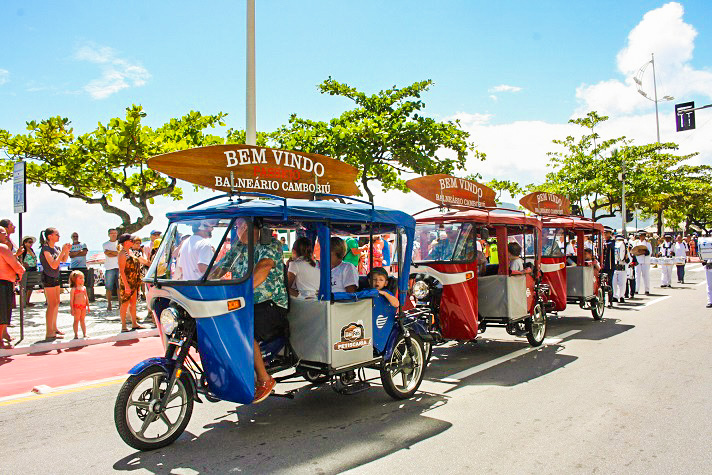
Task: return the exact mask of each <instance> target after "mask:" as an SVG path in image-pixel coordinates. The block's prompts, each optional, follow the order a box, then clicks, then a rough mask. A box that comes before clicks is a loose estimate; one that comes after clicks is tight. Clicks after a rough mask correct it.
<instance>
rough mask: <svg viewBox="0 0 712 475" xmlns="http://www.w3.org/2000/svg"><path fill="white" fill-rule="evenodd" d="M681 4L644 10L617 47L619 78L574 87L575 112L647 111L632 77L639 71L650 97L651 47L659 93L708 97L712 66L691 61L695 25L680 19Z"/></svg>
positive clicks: (648, 104) (650, 105) (650, 104)
mask: <svg viewBox="0 0 712 475" xmlns="http://www.w3.org/2000/svg"><path fill="white" fill-rule="evenodd" d="M683 15H684V8H683V7H682V5H681V4H679V3H677V2H671V3H667V4H665V5H663V6H662V7H660V8H656V9H654V10H651V11H649V12H648V13H646V14H645V15H644V16H643V18H642V20H641V21H640V23H638V24H637V25H636V26H635V27H634V28H633V29H632V30H631V31H630V33H629V34H628V38H627V42H626V45H625V46H624V47H623V48H622V49H621V50H620V51H619V52H618V55H617V57H616V64H617V68H618V71H619V72H620V74H621V75H622V76H623V79H620V78H617V79H609V80H606V81H601V82H599V83H596V84H592V85H589V84H582V85H581V86H579V87H578V88H577V90H576V98H577V99H578V102H579V107H578V108H577V110H576V111H575V112H574V115H576V116H578V115H582V114H585V113H586V112H588V111H591V110H596V111H598V112H599V113H602V114H605V115H609V116H613V115H624V114H635V113H638V112H648V111H650V110H652V109H654V107H655V104H654V102H653V101H650V100H648V99H645V98H644V97H642V96H641V95H640V94H638V92H637V86H636V84H635V83H634V81H633V77H635V76H636V75H639V73H641V70H643V68H644V70H643V71H642V77H641V79H642V86H641V88H642V90H643V92H645V93H646V94H648V96H650V97H653V68H652V67H651V66H652V65H651V64H650V61H651V53H654V54H655V76H656V80H657V91H658V97H659V98H661V97H663V96H665V95H670V96H673V97H675V98H678V99H680V101H682V100H683V99H684V98H685V97H690V96H695V95H701V96H706V97H712V72H710V71H705V70H698V69H695V68H694V67H693V66H692V65H691V64H690V61H691V60H692V57H693V52H694V48H695V38H696V37H697V31H696V30H695V28H694V27H693V26H692V25H690V24H688V23H685V21H684V19H683Z"/></svg>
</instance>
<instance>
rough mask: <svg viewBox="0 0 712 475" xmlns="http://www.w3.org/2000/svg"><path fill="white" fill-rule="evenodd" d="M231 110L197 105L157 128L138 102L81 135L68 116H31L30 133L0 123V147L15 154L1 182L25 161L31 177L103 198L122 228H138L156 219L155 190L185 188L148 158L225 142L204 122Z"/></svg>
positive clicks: (91, 200)
mask: <svg viewBox="0 0 712 475" xmlns="http://www.w3.org/2000/svg"><path fill="white" fill-rule="evenodd" d="M225 115H226V114H223V113H222V112H220V113H218V114H216V115H206V116H204V115H202V114H201V113H200V112H195V111H191V112H189V113H188V114H186V115H184V116H183V117H181V118H180V119H171V120H170V121H169V122H167V123H166V124H164V125H163V126H161V127H159V128H157V129H155V130H154V129H152V128H150V127H148V126H144V125H142V123H141V122H142V119H143V118H144V117H146V113H145V112H144V111H143V108H142V107H141V106H136V105H133V106H132V107H129V108H127V109H126V118H125V119H121V118H114V119H111V120H109V122H108V123H107V124H106V125H103V124H101V123H100V124H99V125H98V127H97V128H96V129H95V130H94V131H93V132H90V133H85V134H83V135H80V136H78V137H75V135H74V130H73V129H72V127H71V126H70V122H69V119H67V118H62V117H59V116H57V117H51V118H49V119H45V120H42V121H41V122H36V121H30V122H28V123H27V131H28V133H26V134H17V135H13V134H11V133H9V132H8V131H6V130H0V148H1V149H3V150H4V152H5V154H6V155H7V157H8V158H9V159H2V160H0V181H2V182H4V181H7V180H9V179H11V178H12V168H13V164H14V162H16V161H18V160H27V165H26V169H27V180H28V182H29V183H34V184H37V186H40V185H46V186H47V187H49V189H50V190H52V191H54V192H57V193H60V194H63V195H65V196H68V197H70V198H74V199H79V200H82V201H84V202H85V203H88V204H98V205H100V206H101V207H102V209H103V210H104V211H105V212H107V213H110V214H114V215H116V216H118V217H119V218H120V219H121V225H120V226H118V227H117V229H118V230H119V232H128V233H132V232H135V231H138V230H139V229H141V228H142V227H144V226H146V225H148V224H149V223H151V222H152V221H153V216H151V213H150V210H149V205H150V204H153V202H154V199H155V198H156V197H158V196H169V197H171V198H173V199H174V200H179V199H181V198H182V193H183V192H182V190H181V189H180V188H179V187H177V186H176V179H175V178H170V177H165V176H163V175H161V174H160V173H157V172H154V171H153V170H151V169H150V168H148V167H147V166H146V161H147V160H148V159H149V158H150V157H152V156H154V155H159V154H163V153H168V152H173V151H176V150H183V149H187V148H191V147H199V146H204V145H213V144H219V143H223V139H222V138H221V137H218V136H214V135H208V134H206V133H205V129H207V128H212V127H215V126H217V125H221V126H222V125H224V123H223V122H222V119H223V118H224V117H225ZM114 198H118V200H117V201H115V200H114ZM131 207H132V208H134V209H135V210H138V212H139V216H138V217H137V218H136V219H135V220H133V221H132V219H131V216H130V214H129V212H128V211H127V210H126V208H129V209H130V208H131Z"/></svg>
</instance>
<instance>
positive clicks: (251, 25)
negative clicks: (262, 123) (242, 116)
mask: <svg viewBox="0 0 712 475" xmlns="http://www.w3.org/2000/svg"><path fill="white" fill-rule="evenodd" d="M246 43H247V55H246V57H247V65H246V66H247V68H246V69H247V81H246V82H247V88H246V89H247V100H246V101H245V103H246V107H247V111H246V112H247V126H246V127H245V143H246V144H247V145H257V99H256V98H255V89H256V87H255V0H247V41H246Z"/></svg>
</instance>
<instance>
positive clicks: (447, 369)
mask: <svg viewBox="0 0 712 475" xmlns="http://www.w3.org/2000/svg"><path fill="white" fill-rule="evenodd" d="M687 267H688V273H687V277H686V281H687V282H688V283H687V284H685V285H683V286H679V285H676V288H673V289H660V288H659V276H660V272H659V270H655V269H654V270H652V272H651V274H652V276H653V282H654V285H655V286H654V288H653V292H652V294H653V295H651V296H649V297H645V296H643V297H639V298H636V299H635V300H630V301H627V302H626V304H625V305H623V306H621V308H615V309H608V308H607V309H606V315H605V319H604V321H602V322H595V321H593V320H592V318H591V316H590V312H588V311H583V310H581V309H579V308H578V307H575V306H573V307H572V306H570V307H569V308H568V309H567V311H566V312H565V314H562V316H560V317H559V318H554V319H552V321H551V324H550V327H549V332H548V339H547V341H546V344H545V346H543V347H541V348H539V349H531V348H530V347H529V346H528V344H527V343H526V340H524V339H516V338H514V337H511V336H509V335H507V334H506V333H505V332H504V330H501V329H490V330H488V331H487V332H486V333H485V334H484V338H483V339H482V340H480V341H479V342H478V343H476V344H462V345H448V346H446V347H440V348H436V349H435V351H434V358H433V360H432V362H431V364H430V365H429V367H428V369H427V372H426V381H425V382H424V383H423V385H422V386H421V393H420V394H418V395H417V397H416V398H414V399H412V400H409V401H404V402H396V401H393V400H391V399H390V398H389V397H388V396H387V395H386V394H385V392H384V391H383V390H382V389H381V388H380V387H379V386H378V385H374V386H375V387H374V388H372V389H371V390H370V391H366V392H364V393H360V394H357V395H354V396H340V395H338V394H336V393H334V392H333V391H332V390H331V389H329V388H328V387H321V388H316V389H315V388H311V387H309V386H305V387H304V390H303V391H301V392H299V393H298V394H297V396H296V398H295V399H294V400H291V401H290V400H286V399H280V398H269V399H268V400H267V401H265V402H264V403H262V404H260V405H256V406H238V407H237V408H236V407H235V405H234V404H229V403H216V404H210V403H204V404H196V406H195V408H194V412H193V417H192V420H191V422H190V424H189V425H188V428H187V430H186V432H185V434H184V435H183V436H182V437H181V438H180V439H179V440H178V441H177V442H176V443H175V444H173V445H172V446H169V447H167V448H165V449H162V450H159V451H155V452H148V453H141V452H137V451H135V450H133V449H131V448H130V447H128V446H126V445H125V444H124V443H123V442H122V441H121V440H120V438H119V436H118V435H117V433H116V430H115V428H114V423H113V407H114V400H115V397H116V394H117V392H118V390H119V387H120V381H113V380H109V381H102V382H99V383H96V384H90V385H88V386H85V387H74V388H71V389H64V390H60V391H57V392H55V393H50V394H48V395H44V396H31V397H23V398H21V399H15V400H12V399H11V400H7V399H6V400H3V401H0V425H1V426H2V427H3V430H2V432H0V446H2V447H3V449H2V456H0V473H42V474H45V473H56V474H60V473H72V474H75V473H106V472H109V471H112V470H115V471H124V472H131V473H137V474H139V473H162V474H168V473H187V474H193V473H228V472H243V473H268V472H272V473H290V474H291V473H336V472H343V471H349V470H350V471H353V472H354V473H429V472H431V473H472V472H474V473H502V474H509V473H626V474H630V473H641V474H642V473H645V474H649V473H666V474H667V473H709V467H710V466H712V451H710V449H709V444H710V441H712V424H710V415H712V371H710V368H711V366H712V363H710V361H711V360H710V348H712V310H711V309H706V308H704V307H705V303H706V300H705V293H704V290H705V287H704V285H698V284H700V283H701V282H704V280H703V279H704V273H703V272H699V271H697V269H699V268H700V266H699V265H698V264H695V265H688V266H687ZM563 315H566V317H564V316H563ZM146 340H155V338H151V339H146ZM98 346H100V345H98ZM128 347H129V348H130V347H131V345H129V346H128ZM112 348H113V350H111V351H113V352H114V353H113V354H115V355H116V356H115V357H114V358H112V359H116V360H117V361H119V360H121V359H122V358H123V356H121V355H123V354H124V353H123V351H122V348H121V347H120V346H119V347H115V346H112ZM82 351H84V350H82ZM107 351H109V350H107ZM146 356H150V354H147V355H146ZM25 358H36V359H38V360H40V359H42V360H43V361H45V359H46V358H48V357H47V356H42V355H37V356H25ZM126 359H127V361H126V367H129V366H131V364H132V363H134V362H136V361H138V360H139V359H141V358H140V357H139V356H138V355H136V354H132V355H130V358H126ZM129 360H130V361H129ZM47 361H50V359H47ZM0 364H2V365H1V366H0V381H2V382H3V383H2V384H5V381H7V379H6V378H7V375H8V374H10V370H9V369H8V368H10V367H11V366H12V364H13V362H12V361H9V362H8V361H7V359H6V360H3V361H2V362H0ZM68 364H70V365H71V364H87V365H89V364H91V361H90V360H87V359H85V360H84V361H83V362H82V363H79V362H78V361H76V360H73V361H72V362H70V363H68ZM36 370H37V371H39V369H36ZM65 370H66V371H71V369H69V368H65ZM374 375H375V373H374ZM68 381H69V380H67V381H65V382H64V384H69V382H68ZM77 382H79V380H77ZM301 385H303V384H301ZM296 386H300V384H296V383H294V384H292V385H283V387H278V389H279V390H280V391H281V390H284V389H289V388H292V387H296Z"/></svg>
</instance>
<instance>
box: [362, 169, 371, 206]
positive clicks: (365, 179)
mask: <svg viewBox="0 0 712 475" xmlns="http://www.w3.org/2000/svg"><path fill="white" fill-rule="evenodd" d="M361 185H362V186H363V189H364V191H365V192H366V194H367V195H368V201H370V202H371V203H373V193H372V192H371V189H370V188H369V187H368V177H367V176H366V170H364V171H363V172H362V173H361Z"/></svg>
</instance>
